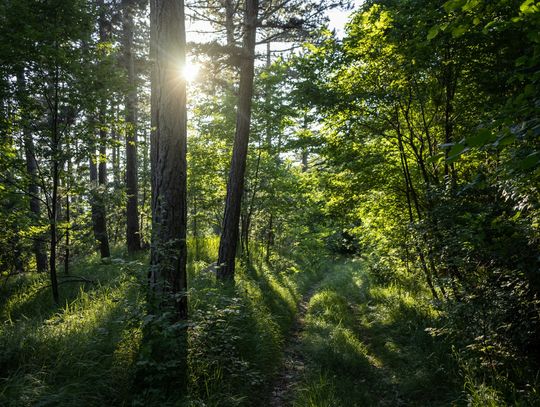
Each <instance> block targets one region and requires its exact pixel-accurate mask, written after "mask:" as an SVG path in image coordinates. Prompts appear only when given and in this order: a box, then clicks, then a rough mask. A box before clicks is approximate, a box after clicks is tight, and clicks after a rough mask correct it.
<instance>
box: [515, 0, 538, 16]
mask: <svg viewBox="0 0 540 407" xmlns="http://www.w3.org/2000/svg"><path fill="white" fill-rule="evenodd" d="M519 11H521V12H522V13H523V14H533V13H538V12H539V11H540V2H535V1H534V0H525V1H524V2H523V3H522V4H521V6H519Z"/></svg>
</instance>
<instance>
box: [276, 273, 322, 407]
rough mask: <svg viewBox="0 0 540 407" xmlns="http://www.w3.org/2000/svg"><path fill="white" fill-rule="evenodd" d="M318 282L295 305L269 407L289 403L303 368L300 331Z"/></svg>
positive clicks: (303, 325) (279, 406)
mask: <svg viewBox="0 0 540 407" xmlns="http://www.w3.org/2000/svg"><path fill="white" fill-rule="evenodd" d="M319 286H320V283H318V284H315V285H314V286H313V287H312V288H311V289H310V290H309V291H308V292H307V293H306V294H304V296H303V297H302V299H301V300H300V302H299V303H298V305H297V314H296V320H295V322H294V325H293V328H292V330H291V333H290V336H289V338H288V340H287V343H286V345H285V349H284V351H283V362H282V367H281V371H280V372H279V374H278V376H277V378H276V380H275V381H274V385H273V387H272V393H271V398H270V404H269V406H270V407H284V406H287V405H289V404H290V402H291V400H292V396H293V394H294V390H295V387H296V386H297V385H298V383H299V382H300V379H301V377H302V375H303V373H304V369H305V358H304V356H303V354H302V352H301V349H300V345H301V342H302V332H303V330H304V327H305V317H306V314H307V311H308V305H309V301H310V299H311V297H312V296H313V295H314V294H315V292H316V291H317V289H318V288H319Z"/></svg>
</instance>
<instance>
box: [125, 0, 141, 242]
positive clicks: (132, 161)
mask: <svg viewBox="0 0 540 407" xmlns="http://www.w3.org/2000/svg"><path fill="white" fill-rule="evenodd" d="M122 7H123V10H122V13H123V14H122V17H123V21H122V23H123V24H122V28H123V33H122V34H123V36H122V42H123V48H124V64H125V68H126V71H127V77H128V86H129V89H128V94H127V97H126V192H127V206H126V243H127V248H128V252H129V253H135V252H137V251H139V250H140V249H141V238H140V230H139V203H138V202H139V199H138V194H139V188H138V182H137V83H136V72H135V58H134V55H133V53H134V50H133V27H134V22H133V8H134V5H133V1H131V0H123V1H122Z"/></svg>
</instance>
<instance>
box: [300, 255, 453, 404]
mask: <svg viewBox="0 0 540 407" xmlns="http://www.w3.org/2000/svg"><path fill="white" fill-rule="evenodd" d="M372 280H373V279H372V278H370V277H369V275H368V273H366V272H365V271H364V267H363V265H362V264H361V262H354V261H346V262H339V263H337V264H335V265H334V267H333V268H332V269H331V270H329V271H328V274H327V276H326V277H325V279H324V280H323V281H322V283H321V285H320V288H319V289H318V291H317V293H316V294H315V295H313V296H312V298H311V301H310V302H309V308H308V312H307V316H306V319H305V329H304V333H303V336H302V342H301V345H300V347H301V352H302V353H303V354H304V355H305V358H306V359H307V366H308V367H307V368H306V372H307V373H306V374H305V375H304V377H303V379H302V381H301V383H300V384H299V386H298V387H297V394H296V398H295V401H294V406H297V407H300V406H302V407H304V406H305V407H308V406H309V407H326V406H328V407H330V406H332V407H334V406H449V405H462V404H464V403H463V402H460V401H459V399H460V395H461V383H460V381H459V375H458V372H457V367H456V366H455V364H454V363H453V361H452V360H453V359H452V355H451V349H450V348H449V347H448V346H446V345H445V344H444V343H441V342H440V341H437V340H434V339H433V338H432V337H431V336H429V335H428V333H426V331H425V328H426V327H427V326H431V324H432V323H433V322H434V319H436V318H437V314H436V313H435V311H434V310H433V309H432V307H431V306H430V305H429V303H428V302H427V301H423V300H422V298H424V295H423V292H422V290H420V289H417V290H416V292H414V296H413V294H411V292H405V291H402V290H400V289H399V288H398V287H397V286H395V285H392V284H390V285H382V284H376V283H375V282H374V281H372Z"/></svg>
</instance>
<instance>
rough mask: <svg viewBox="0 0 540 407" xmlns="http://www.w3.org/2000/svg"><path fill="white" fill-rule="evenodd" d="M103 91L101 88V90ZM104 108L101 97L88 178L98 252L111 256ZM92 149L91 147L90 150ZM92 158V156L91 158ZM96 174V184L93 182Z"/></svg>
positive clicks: (105, 33)
mask: <svg viewBox="0 0 540 407" xmlns="http://www.w3.org/2000/svg"><path fill="white" fill-rule="evenodd" d="M98 6H99V7H100V8H101V10H100V16H99V19H98V23H99V40H100V42H103V43H104V42H107V41H108V40H109V26H108V22H107V21H106V19H105V9H104V7H105V6H104V1H103V0H98ZM102 91H103V90H102ZM105 110H106V100H105V98H102V100H101V101H100V104H99V114H98V121H99V132H98V133H99V154H98V156H97V160H96V161H97V166H98V168H97V169H98V173H97V174H95V172H94V174H93V173H92V163H91V164H90V180H91V181H92V182H93V187H94V188H93V191H92V195H93V197H92V220H93V224H94V236H95V238H96V240H97V241H98V242H99V252H100V255H101V258H102V259H103V258H107V257H110V256H111V251H110V248H109V235H108V232H107V212H106V207H105V201H106V195H107V130H106V128H105V117H106V115H105ZM93 151H94V150H93V149H92V152H93ZM91 160H92V158H91ZM96 175H97V186H96V183H95V180H96V177H95V176H96Z"/></svg>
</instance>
